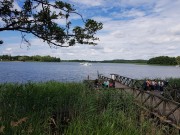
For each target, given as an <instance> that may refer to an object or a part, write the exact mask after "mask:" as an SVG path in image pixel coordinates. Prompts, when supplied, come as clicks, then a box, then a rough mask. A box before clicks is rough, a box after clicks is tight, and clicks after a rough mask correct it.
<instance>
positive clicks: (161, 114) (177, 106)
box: [98, 74, 180, 134]
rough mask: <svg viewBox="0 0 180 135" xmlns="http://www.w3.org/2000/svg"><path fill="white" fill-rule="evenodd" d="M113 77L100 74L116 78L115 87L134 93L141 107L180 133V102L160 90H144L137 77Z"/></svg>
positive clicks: (101, 76) (100, 76) (103, 77)
mask: <svg viewBox="0 0 180 135" xmlns="http://www.w3.org/2000/svg"><path fill="white" fill-rule="evenodd" d="M112 75H113V76H112V77H111V78H108V77H106V76H103V75H101V74H99V75H98V78H99V79H105V80H112V79H113V80H114V81H115V88H116V89H119V90H121V91H124V92H127V93H129V94H132V95H133V96H134V98H135V103H136V105H138V106H139V107H140V108H142V109H143V110H145V111H146V112H148V113H149V114H151V115H153V116H154V117H156V118H158V120H159V121H160V122H162V123H166V124H168V125H170V126H172V127H175V128H176V129H177V130H178V131H177V132H178V133H179V134H180V103H178V102H175V101H172V100H169V99H166V98H164V97H163V96H162V95H161V94H160V92H159V91H150V92H149V91H144V90H142V86H140V85H141V84H139V82H138V81H137V80H135V79H131V78H128V77H124V76H119V75H116V74H112Z"/></svg>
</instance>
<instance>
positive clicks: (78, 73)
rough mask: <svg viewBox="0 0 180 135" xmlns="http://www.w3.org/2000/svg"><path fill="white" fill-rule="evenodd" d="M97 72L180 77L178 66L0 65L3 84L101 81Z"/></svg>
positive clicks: (69, 63) (15, 63) (149, 76)
mask: <svg viewBox="0 0 180 135" xmlns="http://www.w3.org/2000/svg"><path fill="white" fill-rule="evenodd" d="M97 71H99V73H102V74H104V75H106V76H109V77H110V74H111V73H115V74H119V75H122V76H127V77H130V78H134V79H143V78H162V79H164V78H170V77H173V78H180V68H178V67H175V66H149V65H136V64H111V63H92V65H91V66H83V65H80V64H79V63H73V62H60V63H46V62H0V82H1V83H4V82H20V83H25V82H28V81H31V82H44V81H49V80H56V81H61V82H80V81H82V80H84V79H87V76H88V75H89V76H90V79H95V78H97Z"/></svg>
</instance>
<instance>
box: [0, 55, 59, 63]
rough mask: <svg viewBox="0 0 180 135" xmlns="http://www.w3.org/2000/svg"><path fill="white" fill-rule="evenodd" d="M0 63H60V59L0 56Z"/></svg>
mask: <svg viewBox="0 0 180 135" xmlns="http://www.w3.org/2000/svg"><path fill="white" fill-rule="evenodd" d="M0 61H23V62H25V61H37V62H60V61H61V59H60V58H56V57H51V56H49V55H47V56H40V55H35V56H11V55H1V56H0Z"/></svg>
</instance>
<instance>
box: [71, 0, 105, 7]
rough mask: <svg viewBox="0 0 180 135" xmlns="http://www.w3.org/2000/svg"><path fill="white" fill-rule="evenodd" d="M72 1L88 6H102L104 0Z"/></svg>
mask: <svg viewBox="0 0 180 135" xmlns="http://www.w3.org/2000/svg"><path fill="white" fill-rule="evenodd" d="M71 1H72V2H75V3H79V4H84V5H86V6H100V5H102V4H103V0H95V1H92V0H71Z"/></svg>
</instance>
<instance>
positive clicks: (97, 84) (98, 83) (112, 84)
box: [94, 79, 115, 88]
mask: <svg viewBox="0 0 180 135" xmlns="http://www.w3.org/2000/svg"><path fill="white" fill-rule="evenodd" d="M94 85H95V88H99V87H103V88H115V81H114V80H113V79H111V80H108V79H105V80H104V81H103V82H101V81H99V80H98V79H96V80H95V82H94Z"/></svg>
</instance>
